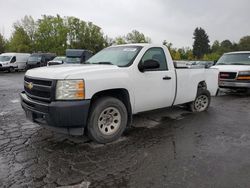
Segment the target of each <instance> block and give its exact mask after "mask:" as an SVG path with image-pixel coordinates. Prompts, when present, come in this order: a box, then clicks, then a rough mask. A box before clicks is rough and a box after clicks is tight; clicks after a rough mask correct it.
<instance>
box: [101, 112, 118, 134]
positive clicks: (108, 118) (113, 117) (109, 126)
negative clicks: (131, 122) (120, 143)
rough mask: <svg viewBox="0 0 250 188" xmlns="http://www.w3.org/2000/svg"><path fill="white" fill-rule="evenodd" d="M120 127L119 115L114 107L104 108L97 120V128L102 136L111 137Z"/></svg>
mask: <svg viewBox="0 0 250 188" xmlns="http://www.w3.org/2000/svg"><path fill="white" fill-rule="evenodd" d="M120 126H121V113H120V112H119V110H118V109H117V108H115V107H108V108H105V109H104V110H103V111H102V112H101V114H100V116H99V118H98V128H99V130H100V132H101V133H102V134H103V135H106V136H108V135H112V134H114V133H116V131H117V130H118V129H119V127H120Z"/></svg>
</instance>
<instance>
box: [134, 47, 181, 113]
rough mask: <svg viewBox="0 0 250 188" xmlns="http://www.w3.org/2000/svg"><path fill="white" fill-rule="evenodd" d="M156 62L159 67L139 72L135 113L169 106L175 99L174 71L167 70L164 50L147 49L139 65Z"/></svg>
mask: <svg viewBox="0 0 250 188" xmlns="http://www.w3.org/2000/svg"><path fill="white" fill-rule="evenodd" d="M150 59H153V60H156V61H158V62H159V64H160V67H159V68H156V69H152V70H145V71H144V72H139V73H138V75H137V78H136V84H138V85H137V86H135V113H137V112H140V111H147V110H153V109H157V108H164V107H168V106H171V105H172V103H173V100H174V97H175V84H176V77H175V71H174V70H169V69H168V66H167V61H166V56H165V53H164V50H163V49H162V48H160V47H153V48H150V49H148V50H147V51H146V52H145V54H144V55H143V57H142V59H141V61H140V63H141V64H143V63H144V62H145V61H146V60H150Z"/></svg>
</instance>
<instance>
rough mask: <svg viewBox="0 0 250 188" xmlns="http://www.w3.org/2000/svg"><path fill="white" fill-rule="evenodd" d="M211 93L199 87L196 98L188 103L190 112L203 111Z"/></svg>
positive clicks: (206, 107)
mask: <svg viewBox="0 0 250 188" xmlns="http://www.w3.org/2000/svg"><path fill="white" fill-rule="evenodd" d="M210 101H211V95H210V92H209V91H208V90H205V89H199V90H198V92H197V95H196V98H195V100H194V101H193V102H190V103H189V104H188V107H189V110H190V111H191V112H203V111H206V110H207V109H208V107H209V105H210Z"/></svg>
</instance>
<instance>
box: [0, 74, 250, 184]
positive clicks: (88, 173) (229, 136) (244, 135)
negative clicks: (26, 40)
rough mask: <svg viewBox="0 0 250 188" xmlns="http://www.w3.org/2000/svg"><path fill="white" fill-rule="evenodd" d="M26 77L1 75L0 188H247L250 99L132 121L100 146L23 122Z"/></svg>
mask: <svg viewBox="0 0 250 188" xmlns="http://www.w3.org/2000/svg"><path fill="white" fill-rule="evenodd" d="M23 77H24V73H23V72H20V73H3V72H0V187H17V188H20V187H60V186H66V187H67V186H68V187H75V188H76V187H88V186H89V187H143V188H147V187H150V188H151V187H156V188H158V187H159V188H160V187H168V188H169V187H170V188H179V187H181V188H182V187H190V188H191V187H192V188H193V187H199V188H203V187H204V188H205V187H213V188H214V187H215V188H216V187H218V188H224V187H225V188H235V187H239V188H241V187H242V188H245V187H246V188H247V187H250V96H248V95H245V94H237V93H226V94H221V95H219V96H218V97H213V98H212V102H211V106H210V108H209V110H208V111H206V112H202V113H190V112H188V111H186V110H185V109H184V108H182V107H174V108H168V109H165V110H161V111H155V112H149V113H143V114H139V115H136V116H134V121H133V127H132V128H130V129H128V130H127V131H126V132H125V133H124V135H123V136H122V137H121V138H120V139H119V140H118V141H116V142H114V143H110V144H106V145H102V144H96V143H94V142H92V141H90V140H89V139H87V138H85V137H73V136H67V135H63V134H59V133H54V132H52V131H50V130H47V129H44V128H42V127H40V126H38V125H36V124H33V123H31V122H29V121H28V120H26V118H25V115H24V112H23V110H22V108H21V106H20V100H19V93H20V92H21V91H22V90H23Z"/></svg>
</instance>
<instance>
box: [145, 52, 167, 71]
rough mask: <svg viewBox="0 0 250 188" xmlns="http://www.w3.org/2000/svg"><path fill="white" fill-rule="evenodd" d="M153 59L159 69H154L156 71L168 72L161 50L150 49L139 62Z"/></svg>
mask: <svg viewBox="0 0 250 188" xmlns="http://www.w3.org/2000/svg"><path fill="white" fill-rule="evenodd" d="M149 59H153V60H156V61H158V62H159V64H160V67H159V68H158V69H156V70H157V71H161V70H168V67H167V61H166V56H165V53H164V51H163V49H162V48H150V49H149V50H147V51H146V52H145V54H144V55H143V57H142V59H141V62H142V64H143V62H144V61H146V60H149Z"/></svg>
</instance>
